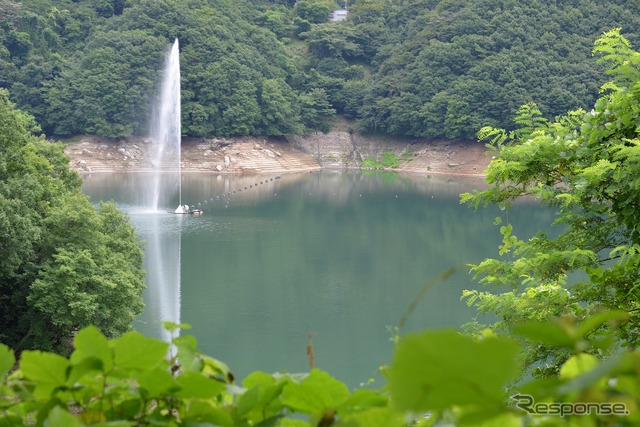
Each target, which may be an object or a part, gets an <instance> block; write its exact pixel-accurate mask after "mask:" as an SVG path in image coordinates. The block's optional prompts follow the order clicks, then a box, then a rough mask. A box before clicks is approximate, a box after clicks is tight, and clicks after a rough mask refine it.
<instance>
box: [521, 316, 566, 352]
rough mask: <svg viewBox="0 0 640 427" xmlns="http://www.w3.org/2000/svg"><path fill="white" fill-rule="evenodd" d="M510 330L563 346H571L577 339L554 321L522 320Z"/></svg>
mask: <svg viewBox="0 0 640 427" xmlns="http://www.w3.org/2000/svg"><path fill="white" fill-rule="evenodd" d="M512 332H513V333H514V334H516V335H520V336H523V337H525V338H528V339H530V340H533V341H535V342H540V343H543V344H549V345H558V346H564V347H572V346H573V345H574V344H575V342H576V339H577V338H576V337H573V336H572V335H571V334H570V333H569V331H567V330H566V329H565V328H564V327H562V326H561V325H560V324H558V323H555V322H523V323H519V324H517V325H514V326H513V328H512Z"/></svg>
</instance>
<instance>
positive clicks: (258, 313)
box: [84, 171, 553, 387]
mask: <svg viewBox="0 0 640 427" xmlns="http://www.w3.org/2000/svg"><path fill="white" fill-rule="evenodd" d="M149 181H150V177H149V176H147V175H144V174H113V175H90V176H87V177H86V178H85V184H84V190H85V192H86V193H87V194H89V195H90V196H91V197H92V200H93V201H95V202H97V201H98V200H111V199H113V200H115V201H116V203H117V205H118V206H119V207H120V208H121V209H122V210H124V211H125V212H127V213H128V214H129V215H130V217H131V219H132V222H133V224H134V226H135V227H136V229H137V230H138V233H139V235H140V237H141V239H143V240H144V241H145V254H146V259H145V268H146V269H147V272H148V273H147V274H148V275H147V283H148V289H147V290H146V294H145V301H146V309H145V312H144V313H143V314H142V315H141V316H140V318H139V319H138V321H137V322H136V324H135V328H136V329H137V330H139V331H141V332H143V333H145V334H147V335H151V336H156V337H162V331H161V327H160V326H159V322H160V321H161V320H173V321H180V322H183V323H188V324H190V325H191V326H192V329H190V330H189V331H183V332H182V333H189V334H192V335H194V336H195V337H196V338H197V340H198V343H199V348H200V349H201V350H202V351H204V352H205V353H207V354H209V355H211V356H213V357H216V358H218V359H221V360H223V361H226V362H227V363H229V365H230V367H231V369H232V370H233V371H234V373H235V374H236V376H237V377H239V378H243V377H244V376H246V375H247V374H248V373H249V372H251V371H253V370H263V371H267V372H275V371H288V372H301V371H306V370H308V359H307V355H306V343H307V337H308V334H309V333H311V334H313V345H314V353H315V360H316V365H317V366H318V367H319V368H322V369H325V370H327V371H329V372H330V373H331V374H332V375H334V376H336V377H337V378H338V379H341V380H342V381H345V382H346V383H347V384H348V385H349V386H350V387H355V386H357V385H358V384H360V383H361V382H366V381H367V380H368V379H369V378H378V374H377V371H378V368H379V367H380V365H382V364H385V363H388V362H389V361H390V358H391V354H392V350H393V346H392V343H391V342H390V338H391V333H390V331H389V329H390V328H392V327H393V326H395V325H397V324H398V322H399V321H400V319H401V317H402V315H403V313H404V312H405V310H406V309H407V308H408V307H409V306H410V305H411V303H412V301H413V300H414V297H415V296H416V295H417V294H418V293H419V292H420V290H421V288H422V287H423V286H424V285H425V284H426V283H427V282H429V281H430V279H432V278H433V277H435V276H437V275H438V274H440V273H441V272H443V271H444V270H446V269H448V268H450V267H452V266H456V265H460V264H465V263H473V262H478V261H480V260H482V259H483V258H485V257H489V256H491V257H494V256H496V255H497V246H498V244H499V242H500V234H499V230H498V227H497V226H495V225H493V220H494V218H495V217H496V216H498V215H508V218H505V219H508V220H509V221H511V222H513V223H515V227H516V231H517V234H518V235H519V236H530V235H532V234H533V233H534V232H535V231H536V229H537V228H539V227H541V226H543V225H544V224H548V223H549V222H550V221H551V220H552V216H553V213H552V212H551V211H549V210H546V209H542V208H540V207H538V206H537V205H535V204H534V203H532V202H523V203H520V204H518V205H517V206H516V207H515V209H514V210H512V211H511V212H509V213H508V214H507V213H504V212H500V211H498V210H497V209H480V210H479V211H474V210H473V209H471V208H469V207H467V206H466V205H461V204H460V203H459V197H458V195H459V193H461V192H464V191H471V190H473V189H474V188H480V187H482V185H483V182H482V180H474V179H462V178H452V177H439V176H431V177H429V176H426V175H424V176H423V175H402V174H393V173H374V174H364V173H359V172H358V173H356V172H347V173H343V172H332V171H326V172H320V173H317V172H313V173H303V174H290V175H283V176H282V177H281V178H280V179H278V178H277V177H275V176H261V175H256V176H222V175H220V176H214V175H197V174H193V175H191V174H190V175H183V177H182V203H183V204H184V203H187V204H190V205H195V206H198V204H199V206H200V207H201V208H202V209H203V210H204V211H205V214H204V215H202V216H192V215H171V214H168V213H166V212H165V210H166V209H173V208H175V207H176V206H177V205H178V200H179V195H178V190H177V188H175V186H173V185H167V186H166V192H165V196H166V199H165V200H166V201H165V203H166V204H167V206H164V207H163V211H160V212H150V211H148V210H147V209H146V208H145V206H144V204H143V203H146V202H142V201H143V200H145V197H146V196H147V195H148V192H149V190H148V188H149ZM476 287H478V285H477V284H476V283H474V282H473V280H472V279H471V276H470V275H469V269H468V268H466V267H463V268H461V269H460V270H459V271H458V272H457V273H456V274H455V275H453V276H452V277H450V278H449V279H448V280H447V281H445V282H442V283H438V284H437V285H435V286H434V287H433V288H432V289H430V291H429V292H428V293H427V295H426V297H425V298H424V299H423V300H421V301H420V302H419V304H418V305H417V308H416V309H415V310H414V311H413V312H412V313H411V315H410V316H409V317H408V321H407V324H406V326H405V330H406V331H413V330H419V329H422V328H436V327H459V326H460V325H461V324H464V323H466V322H469V321H470V320H472V319H473V317H474V316H475V311H474V310H473V309H471V308H468V307H466V305H465V304H464V302H461V301H460V295H461V292H462V290H463V289H469V288H476ZM378 384H380V383H378Z"/></svg>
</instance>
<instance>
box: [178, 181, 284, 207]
mask: <svg viewBox="0 0 640 427" xmlns="http://www.w3.org/2000/svg"><path fill="white" fill-rule="evenodd" d="M281 178H282V177H281V176H280V175H277V176H275V177H272V178H268V179H262V180H260V181H257V182H255V183H254V184H249V185H248V186H247V185H245V186H243V187H240V188H237V189H235V190H230V191H226V192H223V193H220V194H216V195H212V196H211V197H209V198H208V199H204V200H203V201H201V202H197V203H194V204H187V206H190V207H191V208H197V209H198V210H202V209H203V208H205V207H211V208H213V204H214V203H215V202H216V201H219V200H222V201H225V206H224V207H225V208H228V207H229V203H230V202H231V198H232V196H233V195H234V194H239V193H241V192H242V191H248V190H251V189H252V188H254V187H256V188H257V187H258V186H259V185H264V184H268V183H269V182H273V181H276V180H279V179H281Z"/></svg>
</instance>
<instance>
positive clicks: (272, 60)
mask: <svg viewBox="0 0 640 427" xmlns="http://www.w3.org/2000/svg"><path fill="white" fill-rule="evenodd" d="M344 3H345V2H344V1H338V2H335V1H332V0H300V1H297V2H296V1H293V0H271V1H269V0H235V1H231V0H74V1H71V0H58V1H54V0H21V1H19V0H0V41H1V44H0V87H4V88H7V89H8V90H9V92H10V96H11V99H12V100H13V101H14V102H16V104H17V105H18V106H19V107H20V108H21V109H23V110H26V111H28V112H29V113H30V114H32V115H34V116H35V117H36V119H37V121H38V122H39V123H41V124H42V126H43V130H44V131H45V132H46V133H48V134H55V135H71V134H79V133H91V134H97V135H101V136H108V137H121V136H129V135H135V134H144V133H146V132H147V119H148V114H149V110H150V108H151V105H152V103H153V97H154V96H155V95H154V94H155V93H156V89H157V85H158V82H159V77H160V69H161V67H162V59H163V56H164V54H165V52H166V50H167V49H168V48H169V46H170V44H171V43H172V42H173V40H174V39H175V38H178V39H179V40H180V45H181V55H182V56H181V61H182V80H183V82H182V83H183V90H182V94H183V133H184V134H185V135H190V136H211V135H224V136H232V135H286V134H301V133H305V132H309V131H313V130H324V131H326V130H328V129H329V128H330V126H331V120H332V119H333V117H334V116H335V115H336V114H340V115H343V116H345V117H347V118H350V119H354V120H356V121H355V122H354V123H355V124H354V130H357V131H363V132H380V133H385V134H390V135H405V136H413V137H434V138H435V137H439V138H442V137H444V138H469V139H472V138H474V136H475V134H476V132H477V131H478V129H479V128H480V127H482V126H486V125H490V126H500V127H504V128H510V127H511V118H512V117H513V115H514V114H515V112H516V111H517V108H518V106H520V105H522V104H524V103H527V102H530V101H533V102H536V103H537V105H538V106H539V108H540V110H541V111H542V113H543V115H545V116H546V117H550V118H551V117H554V116H556V115H559V114H561V113H563V112H566V111H567V110H571V109H575V108H578V107H585V106H588V105H592V104H593V102H594V101H595V99H596V97H597V95H598V89H599V87H600V85H601V84H602V82H604V81H605V80H606V76H605V75H604V73H603V72H602V69H601V67H599V66H598V64H597V63H596V62H595V61H594V60H593V58H592V57H591V48H592V46H593V42H594V40H595V39H596V38H597V37H598V36H599V35H601V34H602V33H603V32H604V31H606V30H609V29H611V28H614V27H622V32H623V34H624V35H625V37H627V38H628V39H629V40H630V41H631V42H632V43H634V45H635V44H636V43H635V42H637V41H639V40H640V36H639V35H638V33H637V28H639V27H640V4H639V3H638V2H634V1H623V0H611V1H607V2H601V1H597V0H572V1H562V2H560V1H555V0H471V1H462V0H442V1H438V0H351V1H349V4H348V9H349V15H348V19H347V20H346V21H341V22H330V20H329V16H330V13H331V11H332V10H334V9H336V8H338V7H343V6H344V5H345V4H344Z"/></svg>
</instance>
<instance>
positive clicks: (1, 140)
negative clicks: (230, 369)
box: [0, 90, 144, 353]
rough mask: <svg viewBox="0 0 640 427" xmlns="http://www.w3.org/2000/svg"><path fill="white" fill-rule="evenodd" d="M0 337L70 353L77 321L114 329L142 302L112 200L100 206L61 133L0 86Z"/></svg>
mask: <svg viewBox="0 0 640 427" xmlns="http://www.w3.org/2000/svg"><path fill="white" fill-rule="evenodd" d="M0 130H1V132H0V341H2V342H4V343H7V344H10V345H11V346H12V347H13V348H15V349H16V350H18V351H22V350H24V349H34V348H37V349H47V350H53V351H56V352H61V353H67V352H68V351H70V343H71V338H72V335H73V332H74V331H77V330H78V329H79V328H81V327H84V326H88V325H96V326H98V327H99V328H100V329H101V330H102V331H103V332H104V333H105V334H106V335H107V336H109V337H115V336H118V335H120V334H122V333H124V332H125V331H127V330H129V328H130V327H131V322H132V321H133V319H134V317H135V316H136V315H137V314H138V313H140V312H141V311H142V306H143V302H142V289H143V288H144V271H143V270H142V250H141V248H140V245H139V243H138V242H137V240H136V235H135V232H134V229H133V227H132V225H131V224H130V223H129V220H128V218H127V217H126V216H124V215H123V214H122V213H120V211H118V210H117V209H116V207H115V204H114V203H103V204H101V205H100V206H99V207H98V209H96V208H95V207H94V206H93V205H92V204H91V203H90V202H89V200H88V199H87V197H86V196H85V195H84V194H83V193H82V190H81V188H80V184H81V181H80V177H79V176H78V175H77V173H75V172H73V171H71V170H70V169H69V158H68V157H67V156H66V155H65V154H64V151H63V146H62V144H60V143H52V142H48V141H46V140H45V139H44V137H36V136H34V135H33V133H32V132H33V131H37V130H38V129H37V127H36V125H35V122H34V120H33V117H31V116H29V115H27V114H25V113H22V112H21V111H19V110H16V109H15V107H14V105H13V104H12V103H11V102H9V99H8V94H7V92H6V91H4V90H0Z"/></svg>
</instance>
